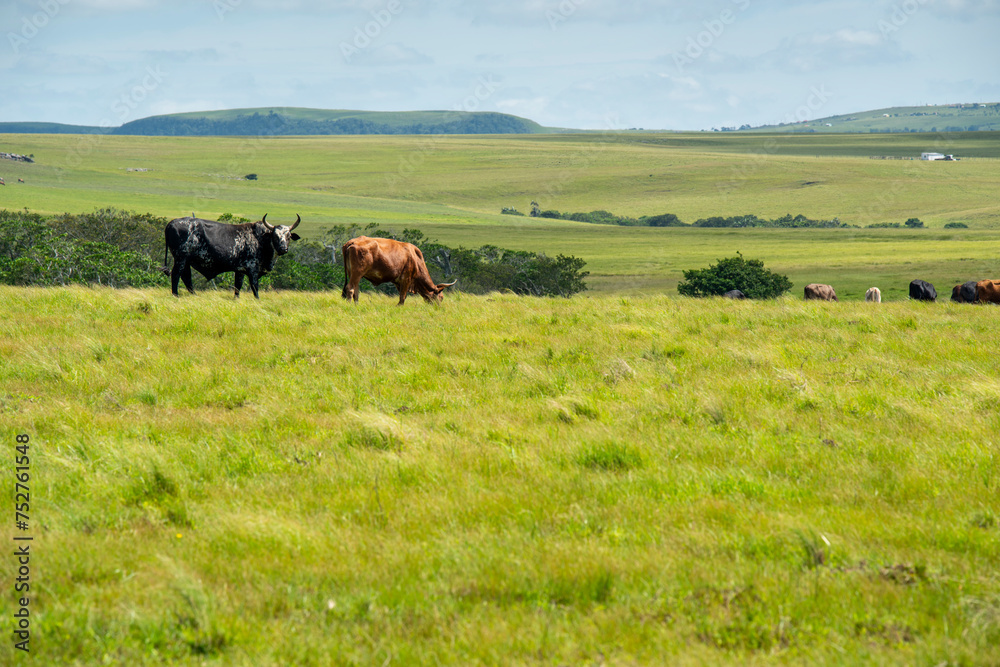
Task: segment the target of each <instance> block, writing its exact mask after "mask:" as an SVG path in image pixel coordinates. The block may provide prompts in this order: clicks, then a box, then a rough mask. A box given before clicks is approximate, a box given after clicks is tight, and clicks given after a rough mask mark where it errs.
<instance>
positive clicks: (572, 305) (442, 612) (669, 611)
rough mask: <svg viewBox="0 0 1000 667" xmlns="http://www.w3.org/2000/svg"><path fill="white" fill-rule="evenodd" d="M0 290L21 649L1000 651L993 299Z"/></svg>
mask: <svg viewBox="0 0 1000 667" xmlns="http://www.w3.org/2000/svg"><path fill="white" fill-rule="evenodd" d="M0 303H3V304H4V305H3V313H4V317H3V318H0V357H2V359H3V364H2V365H0V426H2V428H0V431H2V432H3V433H4V434H5V436H4V437H5V438H6V439H7V445H6V450H5V451H6V454H5V456H4V464H3V467H2V471H3V474H4V475H6V476H7V480H8V483H11V484H12V477H13V461H14V446H15V443H14V435H15V434H16V433H28V434H30V436H31V444H30V447H31V448H30V454H31V472H30V487H31V509H30V516H31V530H30V534H31V535H33V536H34V538H35V540H34V542H33V543H32V547H31V548H32V553H33V560H32V571H31V577H32V579H31V596H32V597H31V602H30V609H31V623H32V625H31V630H32V639H31V642H32V643H31V649H32V653H33V657H34V662H35V663H36V664H60V665H63V664H64V665H72V664H80V665H90V664H128V665H141V664H164V663H167V664H199V665H201V664H232V665H268V664H274V665H278V664H300V665H326V664H372V663H379V664H433V663H444V664H590V663H595V664H612V665H625V664H680V665H683V664H692V665H694V664H699V665H703V664H844V665H857V664H865V665H890V664H892V665H896V664H898V665H914V664H926V665H939V664H950V665H951V664H956V665H957V664H961V665H995V664H997V663H998V662H1000V649H998V646H1000V576H998V567H997V566H998V560H997V559H998V556H997V555H998V553H1000V523H998V522H1000V500H998V498H1000V493H998V491H1000V489H998V484H1000V458H998V456H997V433H998V432H1000V412H998V410H997V405H998V401H1000V383H998V380H997V378H998V366H997V358H996V355H995V354H991V353H989V352H987V348H986V347H984V343H983V341H984V340H987V341H988V340H991V338H992V335H993V333H994V331H995V329H996V312H995V310H994V309H993V308H991V307H975V306H959V305H955V304H948V303H943V304H921V303H907V302H898V303H889V304H882V305H880V306H874V305H871V304H864V303H858V302H855V303H843V302H842V303H839V304H837V303H817V302H802V301H800V300H798V299H782V300H778V301H774V302H760V303H748V302H725V301H720V300H689V299H683V298H667V297H664V296H634V295H633V296H614V295H602V296H591V297H577V298H574V299H570V300H564V299H529V298H517V297H513V296H501V295H492V296H489V297H473V296H468V295H461V294H456V295H449V296H448V297H446V299H445V303H444V304H443V306H442V307H439V308H435V307H430V306H425V305H424V304H419V303H412V304H411V303H408V304H407V305H406V306H405V307H403V308H396V307H395V306H393V305H392V304H393V299H391V298H388V297H381V296H372V295H367V294H366V295H364V296H363V298H362V301H361V303H360V304H359V305H358V306H357V307H354V306H350V305H349V304H345V303H343V302H342V300H341V299H340V297H339V295H337V294H332V293H330V294H305V293H289V292H268V293H265V294H263V295H262V299H261V300H260V301H254V300H252V299H243V300H241V301H235V300H233V299H232V298H231V296H230V295H228V294H226V293H224V292H212V291H208V292H203V293H200V294H199V295H196V296H194V297H189V296H184V297H182V298H180V299H174V298H172V297H170V296H169V294H168V293H167V291H166V290H162V289H159V290H149V291H138V290H119V291H115V290H109V289H103V288H96V289H87V288H53V289H19V288H9V287H4V288H0ZM8 499H10V496H8ZM8 507H9V509H10V511H11V513H13V510H12V508H11V507H10V506H8ZM11 520H12V517H11ZM11 530H13V525H12V524H11ZM9 551H10V550H9ZM14 573H15V563H14V558H13V557H12V556H11V555H10V554H8V555H7V556H5V557H4V558H0V579H2V581H4V582H6V583H5V584H4V585H5V586H9V585H10V584H9V582H11V581H12V580H13V577H14ZM5 597H6V599H7V600H8V602H9V601H10V600H11V598H12V593H11V591H10V589H8V590H7V592H6V593H5ZM4 608H5V609H12V608H11V607H9V606H7V603H5V607H4ZM7 613H8V612H6V611H5V615H6V614H7ZM10 613H13V612H12V611H11V612H10ZM12 644H13V641H12V639H11V637H10V635H9V634H8V636H7V638H6V640H5V641H4V642H3V643H0V663H3V664H20V663H21V662H25V663H26V664H27V662H28V661H27V660H22V656H20V655H15V650H14V648H13V646H12Z"/></svg>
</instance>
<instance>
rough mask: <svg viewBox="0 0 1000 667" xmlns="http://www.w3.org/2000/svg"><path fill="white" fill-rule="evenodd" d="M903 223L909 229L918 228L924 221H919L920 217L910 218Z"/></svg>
mask: <svg viewBox="0 0 1000 667" xmlns="http://www.w3.org/2000/svg"><path fill="white" fill-rule="evenodd" d="M903 224H904V225H906V226H907V227H909V228H910V229H920V228H921V227H923V226H924V223H922V222H921V221H920V218H910V219H909V220H907V221H906V222H904V223H903Z"/></svg>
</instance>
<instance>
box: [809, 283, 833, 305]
mask: <svg viewBox="0 0 1000 667" xmlns="http://www.w3.org/2000/svg"><path fill="white" fill-rule="evenodd" d="M805 298H806V299H819V300H820V301H836V300H837V293H836V292H834V291H833V288H832V287H830V286H829V285H821V284H819V283H810V284H808V285H806V290H805Z"/></svg>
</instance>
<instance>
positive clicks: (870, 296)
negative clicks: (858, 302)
mask: <svg viewBox="0 0 1000 667" xmlns="http://www.w3.org/2000/svg"><path fill="white" fill-rule="evenodd" d="M865 301H871V302H872V303H882V290H880V289H879V288H877V287H869V288H868V291H867V292H865Z"/></svg>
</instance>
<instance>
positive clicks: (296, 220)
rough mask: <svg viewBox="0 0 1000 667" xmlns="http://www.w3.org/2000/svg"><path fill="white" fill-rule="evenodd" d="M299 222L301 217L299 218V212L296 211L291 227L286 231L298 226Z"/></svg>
mask: <svg viewBox="0 0 1000 667" xmlns="http://www.w3.org/2000/svg"><path fill="white" fill-rule="evenodd" d="M300 222H302V218H300V217H299V214H298V213H296V214H295V224H294V225H292V226H291V227H289V228H288V231H292V230H293V229H295V228H296V227H298V226H299V223H300Z"/></svg>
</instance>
